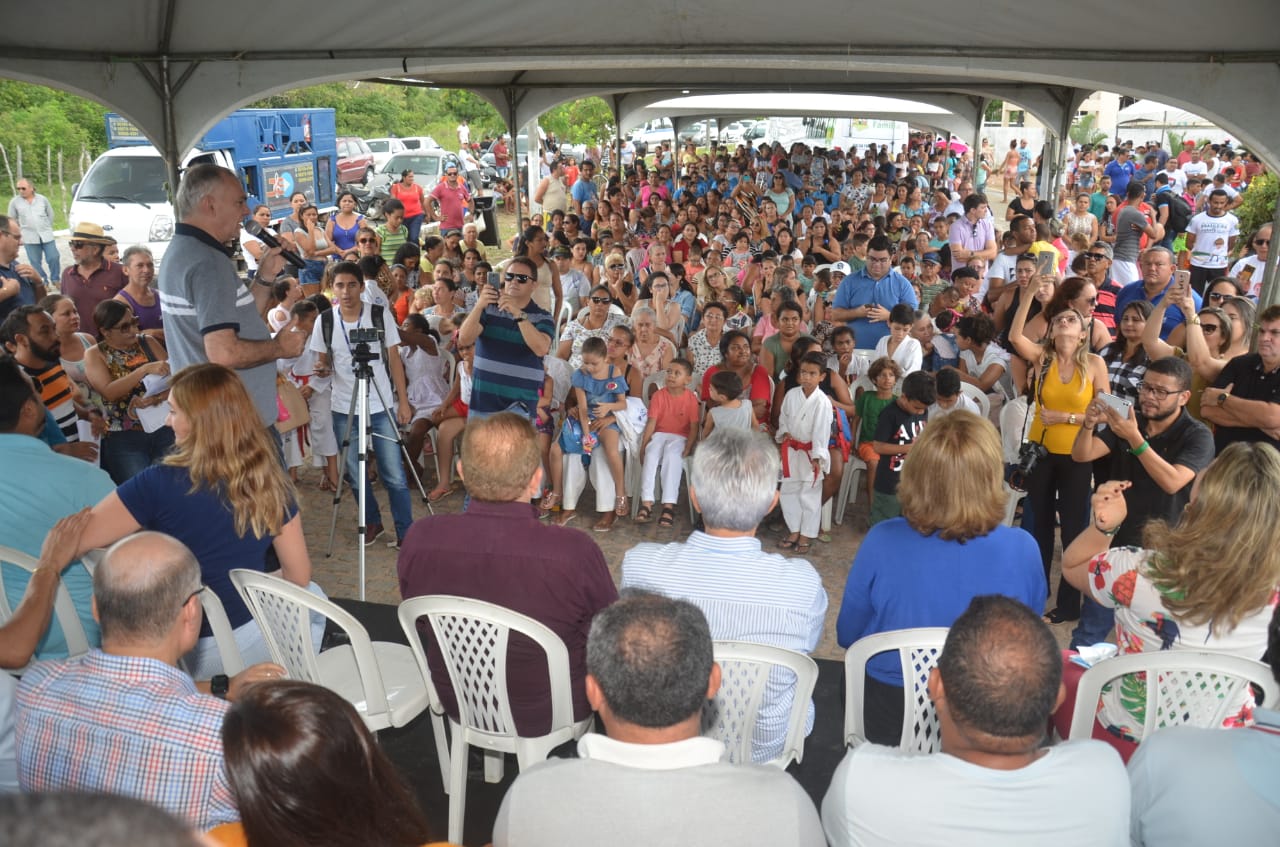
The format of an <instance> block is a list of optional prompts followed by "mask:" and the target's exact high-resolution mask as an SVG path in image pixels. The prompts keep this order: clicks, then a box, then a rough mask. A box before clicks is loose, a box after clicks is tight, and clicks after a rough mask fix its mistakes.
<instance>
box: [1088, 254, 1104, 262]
mask: <svg viewBox="0 0 1280 847" xmlns="http://www.w3.org/2000/svg"><path fill="white" fill-rule="evenodd" d="M1084 257H1085V259H1087V260H1088V261H1090V262H1101V261H1102V260H1103V259H1105V258H1107V254H1106V253H1085V254H1084Z"/></svg>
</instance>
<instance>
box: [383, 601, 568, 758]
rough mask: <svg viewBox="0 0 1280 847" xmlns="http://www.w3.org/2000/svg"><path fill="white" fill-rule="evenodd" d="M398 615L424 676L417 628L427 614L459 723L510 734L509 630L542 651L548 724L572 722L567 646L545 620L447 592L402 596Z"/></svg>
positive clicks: (512, 732) (426, 673)
mask: <svg viewBox="0 0 1280 847" xmlns="http://www.w3.org/2000/svg"><path fill="white" fill-rule="evenodd" d="M399 617H400V626H401V627H402V628H403V629H404V631H405V635H406V636H407V637H408V640H409V646H410V647H411V648H412V649H413V655H414V658H415V659H416V660H417V662H418V667H419V669H420V670H421V671H422V674H423V676H424V677H425V678H426V679H427V680H428V681H429V680H430V679H431V672H430V670H429V669H428V666H427V657H426V652H425V650H424V649H423V646H422V639H421V637H420V636H419V635H418V628H417V625H418V619H419V618H422V617H426V618H427V621H428V623H429V624H430V625H431V630H432V632H433V633H434V634H435V640H436V645H437V648H438V649H439V650H440V655H441V658H442V659H443V660H444V664H445V668H446V669H447V671H448V674H449V681H450V683H452V685H453V691H454V695H455V698H456V700H457V703H458V722H459V723H460V724H461V725H462V726H465V727H469V728H471V729H475V730H479V731H480V732H483V733H487V734H491V735H500V736H507V737H512V738H514V737H516V735H517V731H516V725H515V720H514V719H513V718H512V714H511V697H510V694H509V692H508V691H507V646H508V643H509V641H510V637H511V632H512V631H513V630H514V631H515V632H518V633H520V634H521V635H523V636H525V637H526V638H528V639H530V640H531V641H533V642H534V643H535V644H537V645H538V646H539V647H540V648H542V651H543V653H545V654H546V657H547V670H548V675H549V677H550V681H551V727H552V729H553V730H554V729H557V728H560V727H566V726H571V725H572V724H573V695H572V689H571V682H570V679H569V650H568V648H566V647H565V646H564V642H563V641H561V640H560V637H559V636H558V635H556V634H555V633H554V632H553V631H552V630H551V629H550V628H548V627H547V626H546V625H544V624H542V623H540V622H539V621H536V620H534V619H533V618H531V617H529V616H527V615H522V614H520V613H519V612H513V611H511V610H510V609H507V608H504V607H502V606H498V605H495V604H493V603H487V602H485V601H483V600H474V599H472V598H470V597H455V596H453V595H448V594H437V595H429V596H426V597H412V598H410V599H408V600H405V601H404V602H403V603H401V604H400V610H399ZM429 690H430V692H431V700H432V703H433V704H434V703H436V702H438V698H437V696H436V693H435V686H434V685H432V686H431V687H430V689H429Z"/></svg>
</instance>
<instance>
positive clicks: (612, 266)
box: [605, 265, 626, 271]
mask: <svg viewBox="0 0 1280 847" xmlns="http://www.w3.org/2000/svg"><path fill="white" fill-rule="evenodd" d="M605 267H607V268H608V269H609V270H611V271H620V270H622V269H623V268H625V267H626V265H605Z"/></svg>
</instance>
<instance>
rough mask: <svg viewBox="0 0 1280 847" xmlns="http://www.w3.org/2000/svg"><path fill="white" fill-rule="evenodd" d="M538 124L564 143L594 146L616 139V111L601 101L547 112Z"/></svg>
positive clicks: (576, 102)
mask: <svg viewBox="0 0 1280 847" xmlns="http://www.w3.org/2000/svg"><path fill="white" fill-rule="evenodd" d="M538 123H539V124H541V125H542V128H543V129H544V130H546V131H547V132H554V133H555V134H556V137H557V138H559V139H560V140H561V141H568V142H571V143H574V144H591V143H592V142H595V141H608V140H609V139H612V138H613V137H614V128H613V110H612V109H610V108H609V105H608V104H607V103H605V102H604V101H603V100H601V99H600V98H599V97H585V98H583V99H581V100H571V101H569V102H568V103H562V104H560V105H559V106H556V107H555V108H553V109H548V110H547V111H546V112H544V113H543V114H542V116H541V117H540V118H538Z"/></svg>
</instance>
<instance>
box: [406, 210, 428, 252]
mask: <svg viewBox="0 0 1280 847" xmlns="http://www.w3.org/2000/svg"><path fill="white" fill-rule="evenodd" d="M426 219H427V213H426V212H422V213H421V214H417V215H413V216H411V217H407V218H405V219H404V226H405V229H407V230H409V240H408V242H407V243H409V244H415V245H418V244H421V243H422V239H421V238H419V237H418V236H420V235H422V222H423V221H424V220H426Z"/></svg>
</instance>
